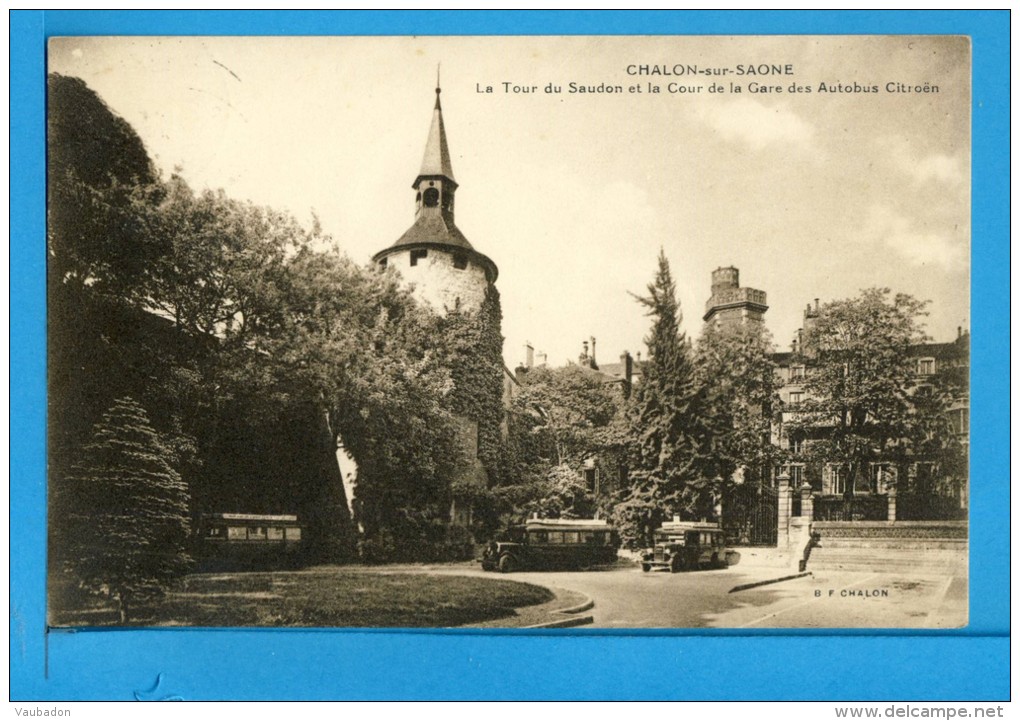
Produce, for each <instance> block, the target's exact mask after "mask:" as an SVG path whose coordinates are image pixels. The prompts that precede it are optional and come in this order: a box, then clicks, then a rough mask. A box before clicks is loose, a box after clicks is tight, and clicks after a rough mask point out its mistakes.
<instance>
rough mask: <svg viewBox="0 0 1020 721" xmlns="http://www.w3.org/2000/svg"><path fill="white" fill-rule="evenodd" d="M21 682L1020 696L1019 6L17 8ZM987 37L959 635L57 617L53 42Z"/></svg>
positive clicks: (14, 512) (15, 468)
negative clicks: (1012, 186)
mask: <svg viewBox="0 0 1020 721" xmlns="http://www.w3.org/2000/svg"><path fill="white" fill-rule="evenodd" d="M10 32H11V56H10V57H11V146H10V147H11V256H10V257H11V301H10V302H11V316H10V320H11V490H10V502H11V545H10V549H11V550H10V553H11V566H10V569H11V571H10V572H11V613H10V619H11V638H10V666H11V672H10V673H11V679H10V680H11V698H12V699H19V700H25V699H40V700H76V699H110V700H117V699H131V698H133V693H134V692H135V691H143V692H144V691H149V690H151V689H152V688H153V685H154V683H155V681H156V678H157V676H158V675H159V674H163V677H162V684H161V686H160V687H159V689H158V690H157V691H156V692H155V693H154V694H153V695H154V696H156V697H162V696H165V695H176V696H181V697H183V698H185V699H253V700H254V699H687V700H713V699H729V700H744V699H754V700H779V699H791V700H793V699H799V700H872V699H874V700H882V699H899V700H921V699H929V700H940V699H944V700H950V699H952V700H992V699H1006V698H1009V467H1008V459H1009V452H1008V450H1009V416H1008V409H1009V383H1008V378H1009V365H1008V362H1009V352H1008V343H1009V325H1008V323H1009V313H1008V308H1009V196H1008V191H1009V165H1008V164H1009V140H1010V137H1009V13H1008V12H1007V11H983V12H927V11H923V12H871V11H867V12H865V11H854V12H772V11H770V12H725V11H714V12H645V11H642V12H622V11H617V12H586V13H574V12H553V13H546V12H523V13H522V12H506V11H502V12H485V13H481V12H452V11H451V12H442V13H438V12H435V13H434V12H417V13H407V12H397V11H389V12H356V13H336V12H319V11H316V12H228V11H217V12H194V11H160V12H114V11H106V12H85V11H80V12H79V11H74V12H53V11H51V12H44V11H14V12H12V13H11V26H10ZM165 34H182V35H246V34H282V35H302V34H307V35H328V34H340V35H380V34H385V35H405V34H408V35H410V34H418V35H440V34H463V35H470V34H489V35H492V34H510V35H512V34H543V35H560V34H570V35H580V34H722V35H733V34H950V35H969V36H971V38H972V39H973V73H974V88H973V93H974V97H973V164H974V173H973V221H972V249H973V273H972V288H973V290H972V296H973V297H972V319H971V324H972V325H971V327H972V338H973V342H972V353H973V359H972V368H973V386H972V396H971V397H972V400H971V407H972V418H973V421H972V424H971V427H972V428H973V431H974V432H973V433H972V439H971V450H972V456H971V458H972V473H971V478H972V488H971V554H972V557H971V566H970V614H971V623H970V626H969V627H967V628H965V629H961V630H958V631H944V632H933V631H915V632H910V631H902V632H884V633H883V632H878V633H875V632H868V631H862V632H854V631H847V632H837V633H832V632H817V633H813V632H804V631H774V632H768V631H762V632H756V633H754V634H749V633H747V632H737V631H725V630H721V631H714V630H713V631H708V630H692V631H675V632H658V631H648V632H642V631H630V632H624V633H620V632H607V631H596V630H577V629H574V630H570V631H556V632H551V631H547V632H533V633H520V632H516V633H511V632H474V631H461V632H457V631H453V632H438V631H435V632H427V631H402V632H394V631H337V630H311V631H304V630H253V631H238V630H230V631H219V630H163V629H160V630H147V631H114V630H110V631H90V632H78V633H70V632H59V633H50V634H48V635H47V634H46V633H45V567H46V564H45V552H46V548H45V522H46V512H45V509H46V497H45V493H46V483H45V400H46V386H45V272H44V269H45V165H44V157H45V115H44V112H45V108H44V99H45V96H44V92H45V82H44V81H45V42H46V38H47V37H50V36H58V35H165Z"/></svg>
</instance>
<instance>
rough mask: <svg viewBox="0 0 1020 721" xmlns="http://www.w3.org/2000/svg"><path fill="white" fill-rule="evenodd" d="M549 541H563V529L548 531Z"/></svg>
mask: <svg viewBox="0 0 1020 721" xmlns="http://www.w3.org/2000/svg"><path fill="white" fill-rule="evenodd" d="M549 543H563V531H549Z"/></svg>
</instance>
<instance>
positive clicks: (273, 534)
mask: <svg viewBox="0 0 1020 721" xmlns="http://www.w3.org/2000/svg"><path fill="white" fill-rule="evenodd" d="M266 537H267V538H268V539H269V540H270V541H282V540H283V529H282V528H277V527H274V526H270V527H269V529H268V530H267V532H266Z"/></svg>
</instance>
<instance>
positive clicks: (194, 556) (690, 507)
mask: <svg viewBox="0 0 1020 721" xmlns="http://www.w3.org/2000/svg"><path fill="white" fill-rule="evenodd" d="M971 62H972V48H971V40H970V38H968V37H966V36H948V35H789V36H777V35H771V36H756V35H742V36H733V37H726V36H693V35H692V36H654V35H650V36H544V37H537V36H504V37H480V36H479V37H472V36H432V37H410V36H406V37H393V36H390V37H386V36H370V37H325V36H323V37H283V36H281V37H244V36H234V37H209V36H203V37H199V36H176V37H152V36H77V37H70V36H68V37H52V38H50V39H49V41H48V47H47V67H46V117H45V120H46V151H47V160H46V191H47V192H46V194H47V199H46V210H47V214H46V241H47V253H46V303H47V310H46V338H47V357H46V368H47V370H46V383H47V429H46V431H47V438H46V443H47V451H46V453H47V459H46V465H47V469H46V470H47V488H48V493H47V519H48V523H47V525H48V529H47V531H48V541H47V543H48V552H47V557H46V565H47V568H46V602H47V624H48V626H49V627H50V628H52V629H91V628H125V627H130V628H153V627H197V628H233V627H250V628H330V629H333V628H347V629H351V628H362V629H364V628H373V629H379V628H382V629H392V628H421V629H452V628H457V629H512V630H516V631H520V632H524V631H526V630H533V629H560V628H567V629H594V630H599V629H616V630H626V629H669V630H674V629H749V630H757V629H780V628H782V629H847V628H849V629H960V628H964V627H966V626H967V625H968V622H969V619H970V615H969V608H970V597H969V592H968V588H969V582H968V576H969V538H970V533H969V525H968V520H969V515H970V472H969V466H970V464H969V448H970V368H971V358H970V352H971V351H970V348H971V304H970V295H971V117H972V105H971V102H972V101H971V96H972V92H971V73H972V66H971ZM975 282H976V281H975ZM975 314H976V315H979V314H978V311H977V310H975ZM977 335H978V336H980V333H978V334H977ZM979 480H981V482H985V480H986V479H979Z"/></svg>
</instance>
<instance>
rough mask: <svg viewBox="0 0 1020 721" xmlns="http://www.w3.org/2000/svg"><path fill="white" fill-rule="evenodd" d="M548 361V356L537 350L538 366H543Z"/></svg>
mask: <svg viewBox="0 0 1020 721" xmlns="http://www.w3.org/2000/svg"><path fill="white" fill-rule="evenodd" d="M548 361H549V356H548V355H547V354H546V353H544V352H543V351H539V352H538V367H539V368H545V364H546V363H547V362H548Z"/></svg>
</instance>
